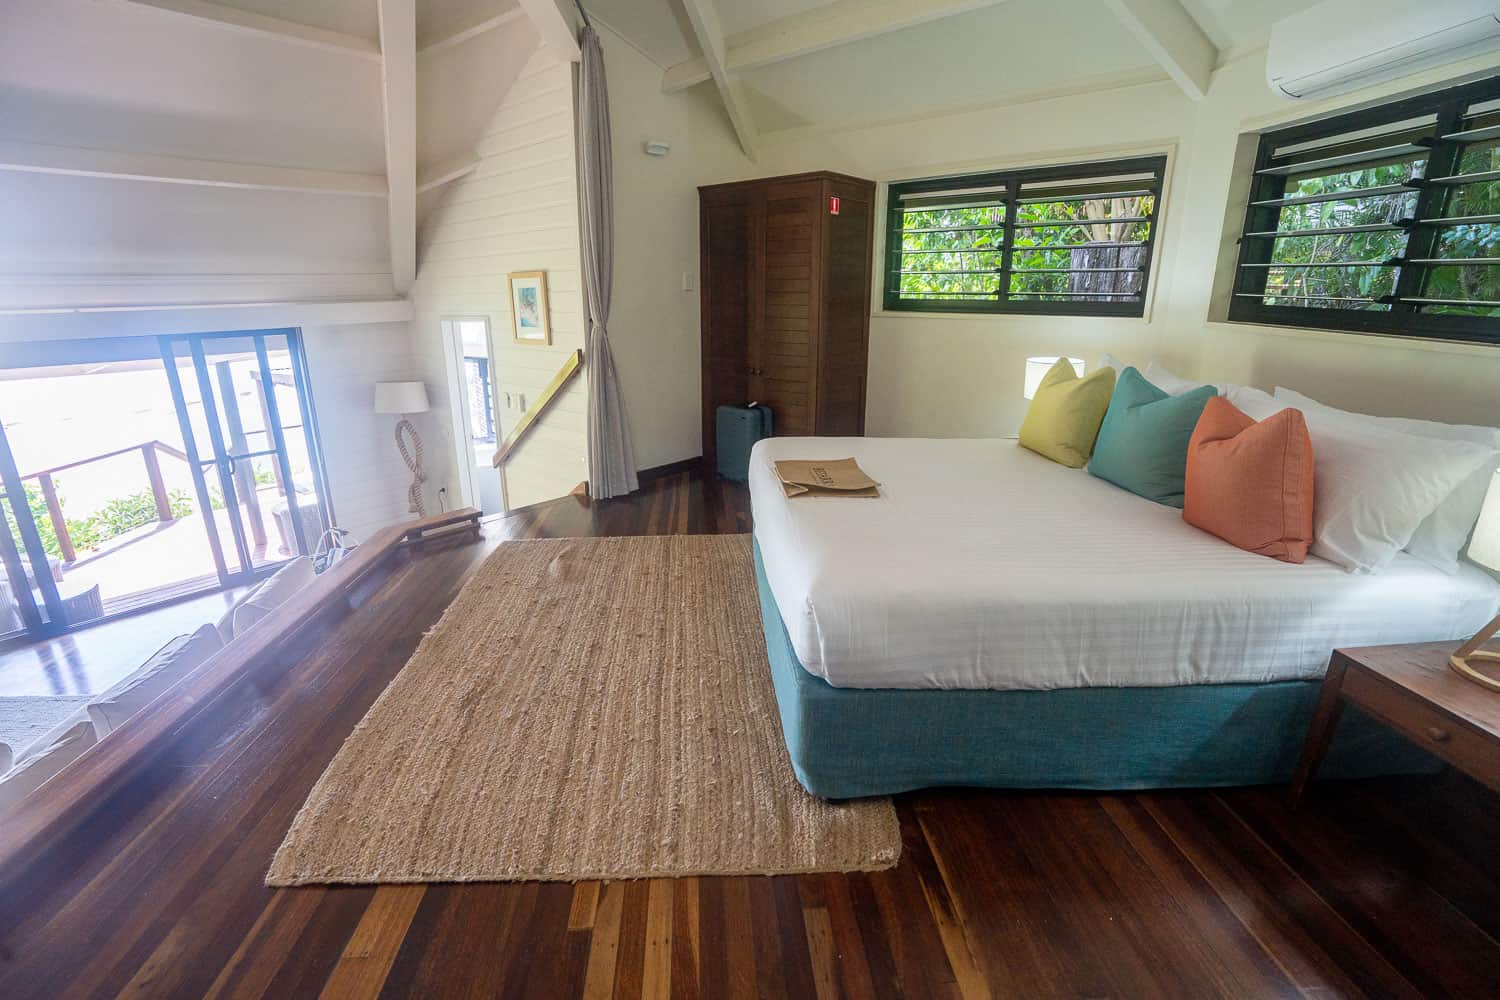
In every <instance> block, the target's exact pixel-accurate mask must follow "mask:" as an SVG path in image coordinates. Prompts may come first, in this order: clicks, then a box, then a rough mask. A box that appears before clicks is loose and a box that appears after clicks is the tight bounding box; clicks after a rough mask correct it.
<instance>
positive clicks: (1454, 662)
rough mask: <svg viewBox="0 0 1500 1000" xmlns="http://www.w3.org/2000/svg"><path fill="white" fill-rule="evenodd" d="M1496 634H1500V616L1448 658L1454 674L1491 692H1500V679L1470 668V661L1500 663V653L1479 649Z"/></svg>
mask: <svg viewBox="0 0 1500 1000" xmlns="http://www.w3.org/2000/svg"><path fill="white" fill-rule="evenodd" d="M1496 632H1500V615H1496V616H1495V617H1494V618H1493V619H1491V620H1490V623H1489V624H1488V625H1486V626H1485V627H1484V628H1482V629H1480V630H1479V632H1478V633H1477V634H1476V635H1475V636H1474V638H1472V639H1470V640H1469V641H1468V642H1466V643H1464V644H1463V645H1462V646H1460V647H1458V648H1457V649H1455V650H1454V651H1453V655H1452V656H1450V657H1448V666H1450V667H1452V668H1453V672H1454V673H1456V674H1458V675H1459V676H1460V677H1462V678H1464V679H1465V680H1470V681H1473V682H1474V683H1475V684H1479V685H1481V686H1483V687H1487V688H1489V689H1490V690H1491V691H1500V677H1491V676H1490V675H1489V674H1486V673H1481V672H1480V671H1479V670H1477V669H1475V668H1474V667H1472V666H1470V665H1469V661H1470V660H1485V661H1487V662H1490V663H1500V653H1492V652H1490V651H1489V650H1487V649H1480V648H1479V647H1480V646H1483V645H1484V644H1485V643H1487V642H1489V641H1490V639H1491V638H1493V637H1494V635H1495V633H1496Z"/></svg>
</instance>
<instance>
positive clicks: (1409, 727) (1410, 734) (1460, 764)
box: [1291, 639, 1500, 809]
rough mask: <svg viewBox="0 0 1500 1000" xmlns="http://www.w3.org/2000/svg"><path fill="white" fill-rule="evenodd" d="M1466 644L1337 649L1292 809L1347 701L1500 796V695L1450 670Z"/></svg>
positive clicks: (1299, 764) (1297, 777)
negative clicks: (1450, 662)
mask: <svg viewBox="0 0 1500 1000" xmlns="http://www.w3.org/2000/svg"><path fill="white" fill-rule="evenodd" d="M1461 642H1462V640H1461V639H1455V640H1454V641H1453V642H1427V643H1418V644H1416V645H1408V646H1366V647H1363V648H1361V649H1336V650H1334V651H1333V657H1332V658H1331V659H1330V660H1329V661H1328V674H1327V676H1325V677H1324V678H1323V688H1322V691H1320V692H1319V694H1318V706H1317V708H1316V709H1314V711H1313V717H1312V723H1311V724H1310V725H1309V726H1308V728H1307V742H1306V743H1304V744H1303V746H1302V759H1301V760H1299V761H1298V762H1297V770H1296V771H1295V772H1294V773H1293V774H1292V792H1291V805H1292V808H1294V809H1295V808H1296V807H1297V804H1298V803H1299V802H1301V801H1302V795H1303V793H1304V792H1306V791H1307V783H1308V782H1309V781H1311V780H1312V776H1313V772H1314V771H1316V770H1317V769H1318V764H1319V763H1321V762H1322V760H1323V755H1324V754H1325V753H1327V752H1328V743H1329V741H1330V740H1331V739H1332V737H1333V731H1334V728H1335V727H1336V726H1337V725H1338V721H1339V714H1340V713H1341V712H1342V711H1343V707H1344V702H1346V701H1348V702H1350V703H1352V704H1354V705H1358V706H1359V707H1360V708H1361V709H1363V710H1364V711H1365V712H1367V713H1369V714H1370V715H1372V716H1374V717H1375V718H1377V719H1379V720H1380V721H1381V722H1384V723H1385V724H1386V725H1388V726H1390V727H1391V728H1392V729H1394V730H1396V731H1397V732H1399V733H1401V734H1402V735H1403V736H1405V737H1407V738H1408V739H1410V740H1411V741H1412V742H1413V743H1416V744H1417V745H1418V746H1420V747H1422V748H1423V749H1424V750H1427V751H1428V752H1429V753H1431V754H1432V755H1433V756H1435V757H1441V758H1442V759H1443V760H1445V761H1447V762H1448V763H1449V764H1452V765H1453V766H1454V767H1456V768H1458V769H1459V770H1461V771H1464V772H1466V773H1467V774H1469V775H1471V776H1473V777H1475V778H1477V779H1479V780H1480V781H1482V782H1484V783H1485V784H1486V785H1489V786H1490V787H1491V788H1493V789H1495V790H1496V791H1500V693H1497V692H1494V691H1490V690H1488V689H1486V688H1483V687H1480V686H1479V685H1478V684H1475V683H1473V682H1472V681H1466V680H1464V679H1463V678H1462V677H1460V676H1458V674H1456V673H1454V672H1453V671H1452V670H1450V669H1448V657H1449V655H1450V654H1452V652H1453V650H1454V649H1455V648H1457V646H1458V644H1459V643H1461Z"/></svg>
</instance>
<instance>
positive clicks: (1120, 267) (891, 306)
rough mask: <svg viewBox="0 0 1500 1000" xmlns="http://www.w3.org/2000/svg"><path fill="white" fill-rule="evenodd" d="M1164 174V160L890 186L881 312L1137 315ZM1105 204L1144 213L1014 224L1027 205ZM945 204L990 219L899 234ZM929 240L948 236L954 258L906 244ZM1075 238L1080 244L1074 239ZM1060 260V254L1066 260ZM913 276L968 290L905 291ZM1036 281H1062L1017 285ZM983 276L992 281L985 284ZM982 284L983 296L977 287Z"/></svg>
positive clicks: (1103, 163) (1066, 166) (1144, 290)
mask: <svg viewBox="0 0 1500 1000" xmlns="http://www.w3.org/2000/svg"><path fill="white" fill-rule="evenodd" d="M1166 166H1167V157H1166V155H1165V154H1162V155H1157V156H1139V157H1131V158H1129V159H1119V160H1106V161H1093V162H1090V163H1074V164H1063V165H1058V166H1048V167H1034V168H1029V169H1022V170H1002V171H994V172H989V173H980V174H962V175H957V176H952V177H937V178H929V179H925V180H916V181H905V182H901V183H897V184H891V185H890V186H889V189H888V191H887V199H886V241H885V254H884V258H885V259H884V261H883V267H882V270H883V272H884V274H885V289H884V307H885V308H886V309H887V310H889V311H894V312H933V313H1016V314H1021V315H1032V316H1035V315H1054V316H1120V317H1139V316H1143V315H1145V311H1146V295H1147V283H1148V281H1149V279H1150V274H1151V260H1152V257H1153V255H1154V253H1155V249H1156V235H1157V230H1158V226H1157V219H1158V217H1159V215H1160V213H1161V194H1162V182H1163V178H1164V176H1165V173H1166ZM1107 199H1131V200H1133V201H1134V203H1135V204H1137V205H1139V204H1142V203H1145V204H1148V205H1149V208H1148V209H1146V210H1138V213H1139V214H1137V215H1133V216H1128V217H1123V218H1120V217H1113V216H1103V217H1100V218H1096V219H1076V220H1075V219H1067V218H1064V219H1052V218H1045V219H1041V220H1026V219H1022V218H1020V216H1021V215H1022V213H1023V212H1024V211H1025V206H1027V205H1037V204H1046V205H1061V204H1069V205H1075V206H1081V204H1082V203H1085V202H1090V201H1092V202H1101V201H1104V200H1107ZM1147 199H1149V201H1147ZM945 205H946V206H950V207H955V208H964V209H981V210H990V211H991V214H992V216H995V218H992V220H990V221H989V222H988V223H987V224H985V225H979V226H975V225H964V224H962V221H961V220H957V221H954V222H952V223H951V224H940V225H937V226H935V227H934V226H927V225H923V224H920V223H922V222H923V221H927V220H921V219H914V220H913V225H907V221H908V216H915V215H917V214H918V213H922V214H924V215H930V214H931V213H932V211H933V210H934V209H936V208H940V207H942V206H945ZM995 210H998V211H995ZM1120 225H1126V226H1129V227H1130V230H1129V231H1127V232H1126V233H1125V234H1124V236H1125V237H1126V238H1124V239H1103V240H1098V239H1094V238H1093V237H1095V236H1096V235H1098V234H1099V233H1100V227H1103V226H1120ZM1018 230H1019V231H1021V235H1020V236H1019V237H1018ZM1048 231H1050V232H1051V233H1052V234H1054V235H1053V238H1050V239H1049V238H1046V237H1041V236H1037V235H1034V234H1037V233H1045V232H1048ZM963 233H970V234H971V235H972V236H973V237H974V238H973V239H972V242H967V243H964V242H963V241H964V239H965V237H963V236H962V234H963ZM928 234H937V235H938V236H939V237H951V238H953V239H954V240H957V241H959V242H960V244H961V245H959V246H958V248H957V249H953V250H948V249H938V250H931V249H925V248H919V247H918V246H916V245H913V244H916V243H919V242H921V241H919V240H917V239H914V237H919V236H921V235H928ZM979 234H983V235H982V236H980V235H979ZM1079 236H1081V237H1082V239H1076V237H1079ZM997 238H998V242H996V240H997ZM981 243H982V245H980V244H981ZM1018 251H1020V252H1021V255H1022V256H1023V257H1024V256H1026V251H1031V256H1032V257H1033V258H1036V259H1041V260H1042V264H1041V266H1027V265H1026V264H1024V263H1018V261H1017V252H1018ZM1063 251H1068V253H1067V254H1066V256H1064V255H1063ZM1074 251H1085V256H1084V259H1083V261H1082V263H1079V262H1077V258H1078V255H1077V254H1075V253H1074ZM1101 252H1102V256H1103V257H1104V258H1113V259H1106V260H1104V261H1103V262H1100V263H1095V262H1090V261H1089V260H1088V259H1087V254H1088V253H1094V254H1096V255H1098V254H1100V253H1101ZM934 258H936V260H934ZM996 258H998V260H996ZM1127 258H1128V259H1127ZM1122 262H1123V263H1122ZM1085 274H1093V275H1099V276H1107V277H1104V278H1103V279H1102V284H1101V281H1100V279H1099V278H1095V279H1093V280H1094V283H1095V287H1093V288H1085V289H1082V290H1080V289H1078V288H1076V287H1075V280H1076V279H1079V278H1080V277H1081V276H1083V275H1085ZM919 275H930V276H932V277H934V278H952V277H954V276H958V275H965V276H968V277H967V280H968V281H969V282H971V283H970V284H969V285H968V286H967V287H966V288H964V289H963V290H960V291H938V290H931V289H918V288H913V287H911V286H912V285H913V284H916V282H904V278H905V277H907V276H919ZM1041 275H1054V276H1056V277H1055V278H1053V279H1046V278H1043V279H1042V283H1043V284H1045V283H1047V282H1048V281H1049V280H1051V281H1055V282H1058V283H1061V282H1066V283H1067V285H1068V288H1067V289H1066V290H1064V289H1059V288H1047V289H1041V290H1038V289H1039V285H1032V286H1031V287H1027V285H1026V282H1028V281H1029V280H1031V279H1033V278H1036V277H1039V276H1041ZM991 276H993V280H989V279H990V277H991ZM1137 278H1138V280H1137ZM961 280H962V279H961ZM1084 280H1085V281H1087V280H1089V279H1084ZM986 283H987V284H989V285H991V286H992V287H988V288H980V287H977V286H979V285H983V284H986ZM903 284H905V285H906V287H903ZM929 284H936V282H929ZM1018 285H1019V287H1017V286H1018Z"/></svg>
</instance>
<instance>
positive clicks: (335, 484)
mask: <svg viewBox="0 0 1500 1000" xmlns="http://www.w3.org/2000/svg"><path fill="white" fill-rule="evenodd" d="M409 330H410V326H409V324H407V323H379V324H367V325H362V326H309V327H304V328H303V330H302V343H303V347H304V349H305V350H306V352H307V368H308V379H309V381H310V382H311V389H312V397H313V405H314V406H316V407H317V414H318V430H319V432H320V437H321V439H322V444H323V464H324V466H325V467H326V468H327V469H328V490H329V492H330V493H331V494H332V495H333V497H332V498H333V509H334V513H335V514H336V515H337V517H338V524H339V527H342V528H347V529H348V530H350V531H352V532H354V534H355V536H356V537H358V538H361V539H363V538H367V537H369V535H370V533H371V532H372V531H374V530H375V529H376V528H379V527H381V526H382V525H386V524H390V523H391V522H392V521H400V520H404V519H406V518H407V517H410V516H411V515H410V514H408V513H407V510H406V488H407V485H408V484H409V483H410V482H411V475H410V473H409V472H408V470H407V468H406V464H405V463H404V462H403V461H402V460H401V455H400V452H398V451H397V450H396V441H395V437H394V432H395V427H396V420H397V418H396V417H394V416H382V415H380V414H377V413H376V412H375V383H376V382H399V381H406V380H408V379H411V378H413V377H415V376H414V373H415V372H416V371H417V359H416V356H415V354H414V352H413V350H412V343H411V339H410V337H409V336H408V334H409ZM441 415H442V414H441V411H430V412H428V413H425V414H421V415H418V416H414V417H413V418H412V423H413V424H414V425H415V426H416V428H417V433H418V434H420V435H421V436H422V439H423V441H424V443H427V445H428V451H431V450H432V449H433V443H434V442H440V441H441V440H442V435H441V430H440V423H439V421H438V419H437V418H438V417H440V416H441ZM440 485H441V484H440V483H431V482H429V484H428V488H427V490H426V498H427V509H428V511H429V512H432V513H436V512H437V510H438V504H439V497H438V492H437V491H438V487H439V486H440ZM448 506H449V507H450V508H451V507H453V506H456V505H455V504H454V503H453V502H451V501H450V502H449V504H448Z"/></svg>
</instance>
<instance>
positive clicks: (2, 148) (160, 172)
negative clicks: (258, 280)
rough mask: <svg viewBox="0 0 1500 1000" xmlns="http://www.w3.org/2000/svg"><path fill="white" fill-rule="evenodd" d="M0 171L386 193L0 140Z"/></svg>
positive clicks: (261, 167) (209, 163) (336, 180)
mask: <svg viewBox="0 0 1500 1000" xmlns="http://www.w3.org/2000/svg"><path fill="white" fill-rule="evenodd" d="M0 170H13V171H22V172H26V173H36V174H65V175H70V176H73V177H107V178H114V179H117V180H133V181H156V182H159V183H164V184H197V185H203V186H206V187H228V188H259V189H262V190H268V191H304V192H309V193H312V194H340V195H355V196H361V197H375V198H381V197H384V196H385V194H386V183H385V178H384V177H381V176H380V175H379V174H358V173H347V172H344V171H338V170H307V169H303V168H300V167H276V166H267V165H265V164H261V163H227V162H224V161H222V160H194V159H189V158H187V157H181V156H157V155H155V154H152V153H122V152H117V151H115V150H108V149H85V148H81V147H77V146H46V145H41V144H37V143H27V142H9V141H3V140H0Z"/></svg>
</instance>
